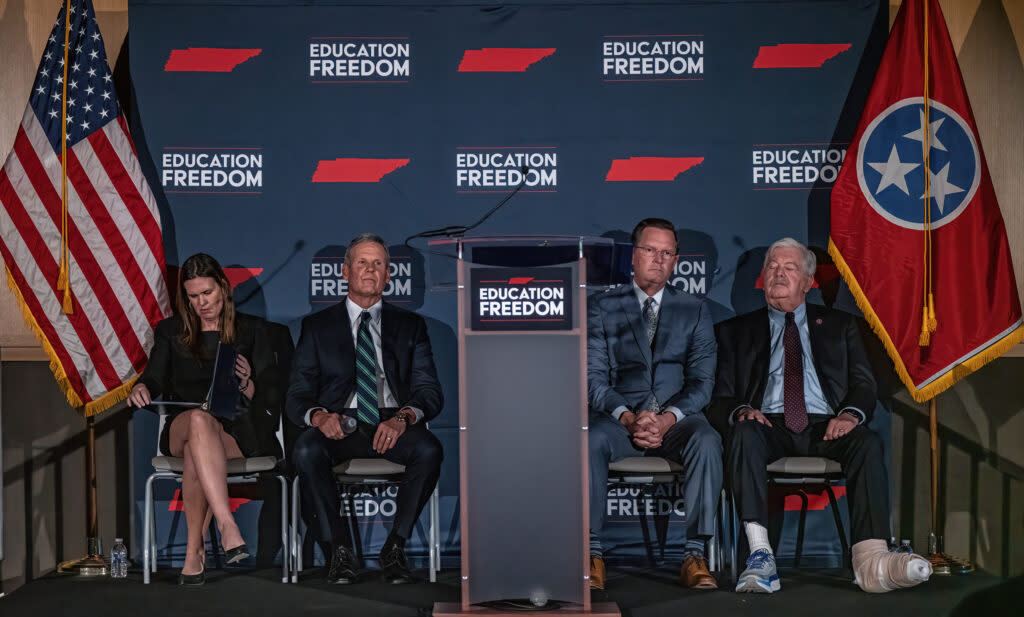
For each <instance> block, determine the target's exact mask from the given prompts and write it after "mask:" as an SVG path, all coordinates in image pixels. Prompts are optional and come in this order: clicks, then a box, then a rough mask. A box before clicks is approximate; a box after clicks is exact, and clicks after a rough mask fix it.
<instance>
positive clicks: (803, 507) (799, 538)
mask: <svg viewBox="0 0 1024 617" xmlns="http://www.w3.org/2000/svg"><path fill="white" fill-rule="evenodd" d="M797 495H799V496H800V522H799V523H798V524H797V527H796V555H795V556H794V557H793V567H794V568H799V567H800V557H801V556H803V553H804V529H805V528H806V524H807V493H805V492H804V491H803V489H801V490H800V491H799V492H798V493H797Z"/></svg>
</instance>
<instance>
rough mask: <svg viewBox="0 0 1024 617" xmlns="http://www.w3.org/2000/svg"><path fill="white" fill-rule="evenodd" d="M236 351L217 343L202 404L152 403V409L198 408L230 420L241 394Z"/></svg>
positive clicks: (182, 402)
mask: <svg viewBox="0 0 1024 617" xmlns="http://www.w3.org/2000/svg"><path fill="white" fill-rule="evenodd" d="M237 356H238V351H236V350H235V348H234V347H233V346H232V345H229V344H227V343H224V342H218V343H217V351H216V353H215V354H214V360H213V374H212V375H211V377H210V389H209V390H208V391H207V392H206V400H204V401H202V402H187V401H153V402H152V403H151V404H150V406H152V407H159V406H163V407H190V408H191V407H198V408H200V409H202V410H203V411H208V412H210V413H211V414H213V415H215V416H218V417H221V418H225V419H227V420H231V419H232V418H234V417H235V410H236V409H238V400H239V397H240V396H241V392H239V390H238V386H239V383H238V376H237V375H235V359H236V357H237Z"/></svg>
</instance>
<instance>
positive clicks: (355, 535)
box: [342, 484, 366, 568]
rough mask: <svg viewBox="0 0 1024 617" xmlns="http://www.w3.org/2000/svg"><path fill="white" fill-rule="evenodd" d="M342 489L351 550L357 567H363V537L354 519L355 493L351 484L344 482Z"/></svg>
mask: <svg viewBox="0 0 1024 617" xmlns="http://www.w3.org/2000/svg"><path fill="white" fill-rule="evenodd" d="M342 490H343V491H344V495H345V497H346V498H347V500H348V517H347V518H348V528H349V533H350V534H351V537H352V550H353V551H354V552H355V554H356V559H357V560H358V563H359V567H360V568H365V567H366V564H365V563H364V558H363V537H362V535H361V534H360V533H359V521H358V520H356V498H355V495H353V494H352V486H351V485H348V484H346V485H345V486H344V487H343V489H342Z"/></svg>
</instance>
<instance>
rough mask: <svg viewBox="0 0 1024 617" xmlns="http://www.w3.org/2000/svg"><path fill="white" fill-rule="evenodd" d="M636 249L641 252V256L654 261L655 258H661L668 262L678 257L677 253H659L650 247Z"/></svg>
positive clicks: (663, 251)
mask: <svg viewBox="0 0 1024 617" xmlns="http://www.w3.org/2000/svg"><path fill="white" fill-rule="evenodd" d="M634 248H635V249H636V250H638V251H640V254H641V255H643V256H644V257H646V258H648V259H653V258H654V257H656V256H657V257H661V258H662V259H665V260H668V259H672V258H673V257H675V256H676V252H675V251H665V250H662V251H659V250H658V249H654V248H651V247H649V246H636V247H634Z"/></svg>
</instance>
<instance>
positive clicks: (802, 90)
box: [122, 0, 888, 561]
mask: <svg viewBox="0 0 1024 617" xmlns="http://www.w3.org/2000/svg"><path fill="white" fill-rule="evenodd" d="M344 4H346V3H341V2H317V1H313V2H309V1H303V2H298V1H296V2H284V1H274V2H270V1H256V0H250V1H249V2H229V1H226V0H225V1H212V0H211V1H206V2H200V1H183V2H175V3H166V2H161V1H158V0H131V1H130V3H129V5H130V13H129V14H130V18H131V21H130V32H129V49H130V75H131V83H132V88H133V93H132V94H133V96H132V97H131V101H130V103H129V104H128V110H127V111H128V114H129V117H130V119H131V123H132V130H133V135H134V136H135V139H136V142H137V146H138V149H139V152H140V158H141V159H142V160H143V165H144V166H145V167H146V168H147V174H148V176H149V178H150V182H151V184H152V186H153V188H154V192H155V193H156V194H157V196H158V200H159V202H160V207H161V215H162V217H163V226H164V240H165V247H166V250H167V255H168V261H169V264H170V265H171V266H174V265H177V264H178V263H180V262H181V261H182V260H184V259H185V258H186V257H187V256H189V255H191V254H193V253H195V252H198V251H204V252H210V253H212V254H213V255H214V256H216V257H217V258H218V259H219V260H220V261H221V262H222V263H223V264H225V265H230V266H231V267H232V268H233V269H232V270H231V275H232V278H233V280H235V281H236V282H238V286H237V288H236V296H235V297H236V299H237V300H239V301H240V302H241V310H243V311H245V312H249V313H254V314H257V315H261V316H265V317H266V318H268V319H271V320H274V321H278V322H281V323H284V324H286V325H288V326H289V327H290V328H291V330H292V333H293V336H295V337H297V335H298V323H299V320H300V319H301V318H302V317H303V316H304V315H306V314H308V313H310V312H311V311H316V310H319V309H321V308H323V307H325V306H327V305H328V304H329V303H331V302H335V301H337V300H338V298H339V297H340V295H341V294H342V293H343V286H342V285H341V282H340V257H341V256H342V255H343V253H344V249H343V247H344V245H345V244H346V243H347V241H348V239H349V238H351V237H352V236H354V235H355V234H357V233H358V232H361V231H365V230H372V231H375V232H377V233H380V234H381V235H383V236H384V237H385V238H387V239H388V240H389V243H391V244H392V245H393V247H394V250H395V253H394V254H395V256H396V259H395V265H394V266H393V269H394V270H393V274H394V277H393V278H394V281H393V284H392V286H391V287H390V288H389V289H388V290H387V294H388V296H387V299H389V300H391V301H395V302H399V303H402V304H403V305H404V306H406V307H408V308H411V309H414V310H417V311H419V312H421V313H422V314H423V315H424V316H426V317H427V320H428V324H429V327H430V336H431V340H432V342H433V344H434V353H435V357H436V360H437V363H438V367H439V372H440V378H441V380H442V383H443V385H444V387H445V393H446V399H447V404H446V407H445V410H444V412H443V413H442V414H441V416H440V417H439V418H438V419H437V420H436V421H435V422H434V423H433V425H432V429H433V430H434V431H435V432H436V433H437V434H438V436H439V437H440V438H441V440H442V442H443V443H444V445H445V448H446V460H445V467H444V472H443V475H442V478H441V484H440V487H441V495H442V507H441V512H442V519H443V524H442V530H443V531H442V540H443V542H444V548H443V550H444V553H445V555H446V556H448V557H453V556H456V555H457V554H458V547H459V536H458V525H457V521H456V520H455V519H456V515H457V500H458V484H457V462H458V461H457V458H458V457H457V440H456V422H457V417H458V409H457V400H458V397H457V391H458V390H457V381H456V375H457V370H456V368H457V364H456V362H457V360H456V353H455V350H456V347H455V336H454V332H453V328H452V325H453V324H454V321H455V299H454V296H453V294H451V293H447V292H438V291H431V290H430V288H429V284H428V277H429V274H430V273H429V267H428V266H427V263H426V262H429V260H425V259H424V256H423V250H422V249H423V246H424V243H423V242H422V241H417V242H414V243H413V245H414V246H415V247H416V250H408V249H405V248H404V247H400V246H398V245H401V244H402V241H403V239H404V238H406V237H407V236H410V235H412V234H414V233H416V232H418V231H421V230H424V229H428V228H434V227H441V226H444V225H449V224H465V223H469V222H472V221H474V220H476V219H477V218H478V217H479V216H480V215H481V214H482V213H483V212H484V211H486V210H487V209H489V208H490V207H491V206H492V205H493V204H494V203H496V202H497V201H498V200H499V199H500V198H501V197H502V195H503V194H504V193H505V192H507V191H508V190H509V189H510V188H511V186H512V185H513V184H515V183H516V182H517V181H518V179H519V177H520V176H519V175H518V174H520V173H521V169H522V166H523V165H524V164H525V165H528V166H529V169H528V171H527V180H526V184H525V186H524V188H523V190H522V191H521V193H520V194H518V195H517V196H516V197H515V198H514V199H513V200H512V201H511V202H509V203H508V204H507V206H506V207H505V208H504V209H502V210H501V211H499V212H498V213H497V214H496V215H495V216H494V217H493V218H491V219H490V220H488V221H487V222H486V223H485V224H484V226H482V227H480V228H479V229H478V230H476V231H477V232H479V233H480V234H583V235H594V236H602V235H604V236H610V237H614V238H616V239H618V240H623V241H628V231H629V230H630V229H631V228H632V226H633V225H634V223H635V222H636V221H637V220H638V219H640V218H643V217H647V216H660V217H665V218H668V219H670V220H672V221H674V222H675V224H676V225H677V226H678V227H679V228H680V238H681V243H680V252H681V253H682V254H683V257H681V258H680V265H679V266H678V268H677V275H676V276H675V277H674V282H675V283H676V284H678V285H679V286H681V287H683V288H685V289H687V290H689V291H691V292H693V293H696V294H698V295H704V296H707V297H708V298H709V299H710V300H711V301H712V303H713V305H714V308H715V315H716V319H719V320H720V319H723V318H726V317H728V316H731V315H733V314H736V313H740V312H746V311H748V310H752V309H754V308H757V307H759V306H761V305H762V304H763V295H762V293H761V292H760V291H759V290H758V289H757V288H756V284H755V282H756V279H757V271H758V270H759V268H760V263H761V262H760V260H761V258H762V256H763V252H764V247H765V246H766V245H767V244H769V243H770V242H772V241H773V240H775V239H778V238H779V237H782V236H794V237H796V238H798V239H801V240H804V241H807V242H809V243H810V244H811V245H813V246H816V247H822V246H824V244H825V240H826V237H827V229H828V220H827V217H828V199H829V193H830V188H831V184H832V181H834V179H835V173H836V171H837V170H838V167H839V165H840V164H841V161H842V159H843V157H844V155H845V150H846V146H847V142H848V140H849V138H850V136H851V135H852V133H853V130H854V128H855V126H854V125H855V123H856V121H857V119H858V116H859V113H860V109H861V105H862V103H863V99H864V98H865V97H866V94H867V88H868V87H869V86H870V81H871V77H872V76H873V73H874V70H875V67H876V66H877V62H878V59H879V56H880V54H881V50H882V47H883V45H884V41H885V35H886V32H887V11H888V5H887V3H885V2H880V1H879V0H850V1H841V0H834V1H819V0H788V1H779V2H760V1H735V2H730V1H721V2H706V1H702V2H686V1H679V2H659V3H648V2H621V1H620V2H597V1H589V2H587V1H577V2H572V1H563V2H558V3H550V2H540V1H537V2H516V3H497V2H450V1H449V2H415V3H413V2H364V3H359V4H358V5H357V6H345V5H344ZM122 100H125V99H122ZM819 274H820V275H821V276H820V277H819V278H820V280H821V281H822V286H823V291H824V293H823V294H822V295H821V296H820V297H819V296H818V292H814V294H815V295H814V299H816V300H818V301H821V300H825V301H827V302H831V301H832V299H833V297H834V287H835V284H836V280H835V273H834V270H829V269H828V268H824V269H822V271H821V272H820V273H819ZM850 304H852V303H850ZM146 416H147V414H138V415H137V418H138V421H137V422H136V429H135V430H136V438H137V439H136V444H138V447H137V448H136V452H137V455H136V459H137V460H136V463H135V465H136V471H137V473H136V476H135V477H136V478H137V480H136V484H138V485H139V487H141V482H142V481H143V480H144V478H145V476H146V475H148V473H149V471H150V469H151V468H150V466H149V462H148V461H149V457H150V456H151V455H152V450H150V449H148V446H146V444H150V443H151V444H154V446H155V441H156V439H155V422H154V421H153V420H152V418H147V417H146ZM886 437H888V436H887V435H886ZM528 449H529V445H528V444H524V454H525V453H527V452H528ZM136 494H137V495H139V496H141V494H142V491H141V488H140V490H137V492H136ZM157 494H158V499H159V501H158V504H157V510H158V512H159V513H160V517H161V520H160V521H158V529H160V530H161V533H160V535H159V540H160V544H161V553H160V554H161V557H162V558H172V559H174V558H176V557H177V556H178V554H179V553H180V552H181V549H182V542H183V538H184V536H183V527H184V525H183V517H180V516H179V517H177V518H175V512H173V511H169V507H170V508H171V510H173V503H172V502H171V498H172V496H173V488H172V487H171V486H165V487H163V488H162V489H159V490H158V493H157ZM617 497H619V498H616V499H611V500H609V504H610V506H609V507H610V508H615V510H613V511H612V512H611V519H610V520H611V524H610V529H609V530H608V535H609V536H610V537H611V541H610V542H609V544H616V545H617V548H616V549H613V550H610V551H609V555H610V556H612V557H614V556H617V555H622V556H625V557H629V556H635V555H642V554H643V550H642V548H640V542H639V538H640V533H639V528H638V527H637V526H636V523H635V520H636V516H635V513H632V512H631V511H630V510H629V507H628V506H625V505H624V504H625V501H624V500H623V499H622V498H621V497H622V496H617ZM666 499H667V501H666V502H665V504H667V507H669V509H671V506H673V505H674V498H673V497H672V496H671V495H669V496H667V497H666ZM389 501H390V498H389V497H388V496H387V495H383V496H379V497H374V498H372V499H368V500H367V501H366V502H365V503H369V504H372V505H370V506H368V508H369V510H365V509H364V508H361V509H362V510H364V511H363V512H362V514H364V515H366V514H367V512H371V513H372V512H374V511H376V512H378V515H379V511H380V510H383V511H384V513H385V514H387V512H388V511H389V508H390V507H393V502H391V505H389ZM630 501H631V500H630ZM524 507H527V508H530V509H532V510H531V511H534V510H535V511H536V512H537V513H538V514H537V515H538V516H542V514H541V513H542V511H543V505H542V504H534V503H531V502H530V500H529V496H524ZM660 507H662V508H665V507H666V506H665V505H662V506H660ZM258 508H259V502H258V501H253V502H250V503H244V504H242V505H240V506H239V509H238V512H239V513H240V517H242V518H244V519H245V520H250V521H251V520H253V519H254V516H255V515H254V514H252V512H253V511H258ZM658 508H659V506H658V505H655V506H654V509H655V510H657V509H658ZM140 511H141V509H140ZM179 514H180V513H179ZM815 514H817V515H818V517H819V518H817V519H815V518H813V517H812V520H811V523H810V525H809V532H808V533H809V534H810V537H809V538H808V540H807V542H806V543H805V552H806V553H807V554H813V555H820V556H823V557H825V558H829V559H832V560H833V561H837V555H838V544H837V543H835V542H834V541H833V539H834V531H833V530H832V529H831V527H830V526H831V515H830V514H829V513H828V512H817V513H815ZM179 519H180V520H179ZM672 522H678V519H677V518H676V519H672V520H670V524H669V526H668V529H669V536H668V539H669V552H668V554H669V556H671V555H673V551H674V550H675V549H677V548H678V546H679V542H678V541H679V538H678V533H677V531H676V530H678V528H679V527H680V526H679V525H677V524H675V525H673V524H671V523H672ZM172 523H174V524H173V526H172ZM251 524H252V523H249V525H251ZM361 528H362V529H363V530H364V532H365V533H367V534H370V535H368V537H367V539H366V541H365V542H364V544H365V545H366V546H367V548H368V553H375V550H376V547H377V546H379V542H380V541H381V540H382V539H383V530H382V529H380V526H375V525H362V526H361ZM168 529H170V531H168ZM250 529H251V528H250ZM253 531H254V530H253ZM787 535H789V536H790V537H791V534H787ZM254 536H255V533H254V532H253V533H249V534H248V535H247V538H248V537H253V539H255V538H254ZM421 539H422V538H420V537H417V538H416V539H414V540H416V542H415V543H414V545H413V546H414V552H417V551H419V552H420V553H421V554H422V549H421V544H420V543H419V541H420V540H421ZM785 550H786V547H783V553H784V552H785Z"/></svg>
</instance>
